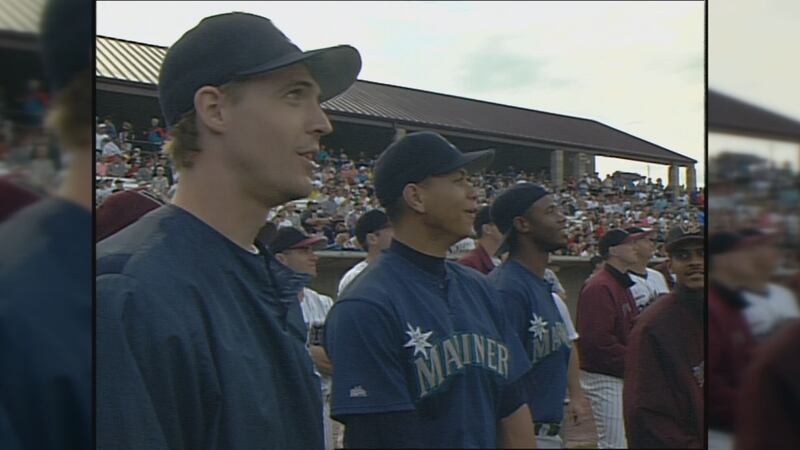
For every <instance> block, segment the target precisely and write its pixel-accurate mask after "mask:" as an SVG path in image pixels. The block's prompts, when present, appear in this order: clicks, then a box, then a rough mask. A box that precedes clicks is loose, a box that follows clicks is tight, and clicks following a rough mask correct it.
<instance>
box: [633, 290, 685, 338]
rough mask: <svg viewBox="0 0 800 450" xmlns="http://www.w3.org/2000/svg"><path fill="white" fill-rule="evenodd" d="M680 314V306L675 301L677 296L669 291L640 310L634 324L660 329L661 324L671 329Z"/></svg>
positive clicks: (650, 328) (649, 328)
mask: <svg viewBox="0 0 800 450" xmlns="http://www.w3.org/2000/svg"><path fill="white" fill-rule="evenodd" d="M681 315H682V313H681V307H680V305H679V304H678V302H677V297H676V295H675V294H674V293H670V294H666V295H664V296H663V297H661V298H660V299H659V300H658V301H657V302H654V303H652V304H651V305H650V306H648V307H647V308H646V309H645V310H644V311H642V312H641V314H640V315H639V317H638V318H637V319H636V324H637V326H638V327H640V328H645V329H648V330H654V329H660V328H662V325H668V326H669V328H670V330H671V331H672V330H674V327H673V326H674V324H675V323H676V320H679V319H680V317H679V316H681Z"/></svg>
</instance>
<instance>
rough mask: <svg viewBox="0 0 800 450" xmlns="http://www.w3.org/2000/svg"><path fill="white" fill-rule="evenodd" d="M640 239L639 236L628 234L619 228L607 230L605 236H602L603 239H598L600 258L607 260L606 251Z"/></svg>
mask: <svg viewBox="0 0 800 450" xmlns="http://www.w3.org/2000/svg"><path fill="white" fill-rule="evenodd" d="M640 237H642V235H641V234H640V235H639V236H637V235H633V234H629V233H628V232H627V231H625V230H622V229H620V228H615V229H613V230H608V231H607V232H606V234H604V235H603V237H601V238H600V242H599V243H598V247H599V250H600V256H602V257H603V258H608V249H610V248H611V247H616V246H618V245H622V244H628V243H630V242H633V241H635V240H636V239H638V238H640Z"/></svg>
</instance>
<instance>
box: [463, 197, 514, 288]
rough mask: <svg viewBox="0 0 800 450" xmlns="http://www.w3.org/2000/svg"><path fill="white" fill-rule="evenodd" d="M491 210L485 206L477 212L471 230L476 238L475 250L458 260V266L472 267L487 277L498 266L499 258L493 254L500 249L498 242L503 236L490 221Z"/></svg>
mask: <svg viewBox="0 0 800 450" xmlns="http://www.w3.org/2000/svg"><path fill="white" fill-rule="evenodd" d="M491 209H492V208H491V207H490V206H488V205H487V206H484V207H482V208H481V209H479V210H478V214H476V215H475V221H474V222H473V223H472V230H473V231H474V232H475V237H476V238H477V243H476V245H475V248H474V249H472V250H470V251H469V253H467V254H465V255H464V256H462V257H461V258H459V259H458V263H459V264H463V265H465V266H467V267H472V268H473V269H475V270H477V271H478V272H480V273H482V274H484V275H488V274H489V272H491V271H492V270H493V269H494V268H495V267H497V266H499V265H500V258H498V257H496V256H495V253H496V252H497V249H498V248H499V247H500V241H502V240H503V235H502V234H500V231H498V230H497V226H496V225H495V224H494V222H493V221H492V217H491Z"/></svg>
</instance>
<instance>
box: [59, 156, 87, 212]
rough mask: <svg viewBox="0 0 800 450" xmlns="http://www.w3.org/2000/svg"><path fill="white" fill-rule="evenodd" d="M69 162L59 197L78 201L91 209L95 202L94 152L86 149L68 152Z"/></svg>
mask: <svg viewBox="0 0 800 450" xmlns="http://www.w3.org/2000/svg"><path fill="white" fill-rule="evenodd" d="M67 154H68V155H70V156H69V163H68V166H67V168H66V169H65V172H64V182H63V183H62V184H61V187H60V188H59V189H58V192H57V193H56V196H57V197H61V198H63V199H65V200H69V201H71V202H73V203H77V204H78V205H79V206H81V207H82V208H84V209H86V210H88V211H91V209H92V203H93V201H94V200H93V185H92V154H91V152H88V151H85V150H74V151H70V152H67Z"/></svg>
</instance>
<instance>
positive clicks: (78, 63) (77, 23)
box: [40, 0, 94, 91]
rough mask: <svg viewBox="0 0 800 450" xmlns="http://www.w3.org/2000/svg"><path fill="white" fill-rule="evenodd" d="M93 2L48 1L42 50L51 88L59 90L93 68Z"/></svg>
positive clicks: (85, 0)
mask: <svg viewBox="0 0 800 450" xmlns="http://www.w3.org/2000/svg"><path fill="white" fill-rule="evenodd" d="M93 5H94V2H91V1H89V0H49V1H48V2H47V4H46V5H45V7H44V11H43V14H42V21H41V25H40V28H41V38H40V44H41V50H42V60H43V63H44V72H45V74H46V76H47V79H48V81H49V83H50V88H51V89H52V90H54V91H60V90H61V89H62V88H64V87H66V86H67V85H69V83H70V82H72V80H73V79H74V78H75V76H76V75H78V74H79V73H81V72H83V71H88V70H89V68H90V67H92V48H93V46H94V20H93V14H92V8H93Z"/></svg>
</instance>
